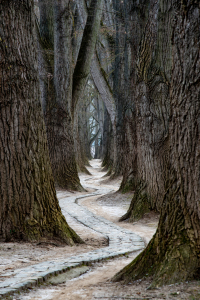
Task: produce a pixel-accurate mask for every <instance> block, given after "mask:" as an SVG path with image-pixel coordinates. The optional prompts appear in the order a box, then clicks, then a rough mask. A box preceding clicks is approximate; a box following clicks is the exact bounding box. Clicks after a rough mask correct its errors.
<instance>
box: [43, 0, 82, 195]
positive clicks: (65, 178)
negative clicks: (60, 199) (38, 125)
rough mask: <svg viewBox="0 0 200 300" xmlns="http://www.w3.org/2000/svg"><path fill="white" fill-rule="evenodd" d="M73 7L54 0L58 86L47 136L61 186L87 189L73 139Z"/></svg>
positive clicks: (55, 62) (55, 60)
mask: <svg viewBox="0 0 200 300" xmlns="http://www.w3.org/2000/svg"><path fill="white" fill-rule="evenodd" d="M71 34H72V8H71V4H70V3H69V2H68V1H64V0H63V1H57V0H55V1H54V84H55V91H56V99H55V101H54V103H51V106H50V109H49V111H48V122H47V133H48V144H49V151H50V158H51V163H52V170H53V175H54V178H55V182H56V184H57V185H58V186H60V187H62V188H66V189H71V190H79V191H81V190H83V188H82V186H81V184H80V180H79V177H78V171H77V166H76V160H75V152H74V140H73V120H72V116H71V103H72V45H71Z"/></svg>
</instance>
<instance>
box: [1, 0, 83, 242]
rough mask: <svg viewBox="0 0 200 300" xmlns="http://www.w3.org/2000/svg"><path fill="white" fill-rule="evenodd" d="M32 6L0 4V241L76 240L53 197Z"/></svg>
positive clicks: (76, 237)
mask: <svg viewBox="0 0 200 300" xmlns="http://www.w3.org/2000/svg"><path fill="white" fill-rule="evenodd" d="M33 9H34V6H33V1H28V0H21V1H19V0H17V1H10V0H6V1H4V0H3V1H1V3H0V19H1V31H0V57H1V61H0V74H1V75H0V84H1V88H0V99H1V100H0V202H1V205H0V237H1V239H2V240H6V241H10V240H14V239H23V240H38V239H41V238H58V239H60V240H62V241H64V242H66V243H68V244H73V243H74V241H75V242H80V241H81V239H80V238H79V237H78V236H77V235H76V234H75V232H74V231H73V230H72V229H71V228H70V227H69V226H68V224H67V223H66V220H65V218H64V216H63V215H62V213H61V209H60V207H59V204H58V200H57V198H56V192H55V187H54V180H53V176H52V171H51V166H50V160H49V154H48V148H47V138H46V133H45V126H44V121H43V116H42V109H41V103H40V93H39V78H38V68H37V54H36V48H37V43H36V34H35V18H34V10H33Z"/></svg>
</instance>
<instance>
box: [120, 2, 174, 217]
mask: <svg viewBox="0 0 200 300" xmlns="http://www.w3.org/2000/svg"><path fill="white" fill-rule="evenodd" d="M143 4H144V7H143V6H141V3H139V4H138V3H135V2H134V4H133V7H132V11H131V18H132V19H133V23H132V24H133V25H132V32H133V37H134V38H133V41H132V74H131V75H132V76H131V77H132V78H131V81H132V83H131V86H132V101H133V104H134V106H133V117H134V122H135V124H133V125H134V127H132V128H133V136H134V138H135V141H134V144H135V147H134V149H133V152H132V155H133V157H134V160H133V165H132V171H133V173H132V174H131V178H132V182H133V186H134V187H135V189H136V191H137V192H136V194H135V196H134V198H133V201H132V204H131V208H130V209H129V212H128V214H126V216H124V217H123V219H124V218H125V217H130V221H134V220H135V212H134V211H136V215H137V216H138V217H139V214H138V212H139V211H141V214H140V216H142V215H143V214H144V213H145V209H142V210H141V209H140V208H141V205H142V202H143V205H144V207H146V208H147V211H148V210H149V208H150V209H153V210H157V211H160V209H161V207H162V199H163V197H164V194H165V180H166V178H165V177H166V175H165V170H166V168H167V160H168V151H167V149H168V148H167V147H168V130H169V119H170V113H171V108H170V92H169V89H170V80H171V69H172V43H171V38H172V24H173V14H174V9H173V6H172V3H171V1H167V2H166V1H165V3H164V2H163V1H154V0H152V1H147V0H146V1H145V3H143ZM144 8H145V9H144ZM126 176H127V172H126ZM124 179H125V178H124ZM143 195H145V197H143ZM136 196H137V197H136Z"/></svg>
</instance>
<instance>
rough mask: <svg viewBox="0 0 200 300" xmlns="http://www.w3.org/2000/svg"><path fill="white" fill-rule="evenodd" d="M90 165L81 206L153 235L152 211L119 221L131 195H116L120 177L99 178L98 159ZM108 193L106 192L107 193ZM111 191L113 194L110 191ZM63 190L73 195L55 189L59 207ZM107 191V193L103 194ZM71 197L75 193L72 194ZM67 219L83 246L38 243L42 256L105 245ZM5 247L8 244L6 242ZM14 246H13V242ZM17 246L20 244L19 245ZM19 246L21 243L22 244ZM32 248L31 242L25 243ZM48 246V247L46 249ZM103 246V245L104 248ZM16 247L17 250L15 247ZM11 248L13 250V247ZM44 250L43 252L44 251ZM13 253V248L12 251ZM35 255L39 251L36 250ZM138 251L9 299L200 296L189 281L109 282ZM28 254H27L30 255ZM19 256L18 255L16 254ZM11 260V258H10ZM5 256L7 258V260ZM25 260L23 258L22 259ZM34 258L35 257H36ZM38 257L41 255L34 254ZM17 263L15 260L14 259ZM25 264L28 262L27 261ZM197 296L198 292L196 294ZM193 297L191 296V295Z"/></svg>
mask: <svg viewBox="0 0 200 300" xmlns="http://www.w3.org/2000/svg"><path fill="white" fill-rule="evenodd" d="M91 165H92V168H89V170H90V172H91V174H92V176H88V175H84V174H81V175H80V177H81V182H82V184H83V186H84V187H86V188H87V190H88V192H87V193H78V196H80V199H79V200H78V201H77V202H78V204H79V205H80V206H83V207H85V208H87V209H88V210H89V211H91V212H92V213H94V214H96V215H98V216H101V217H104V218H105V219H107V220H108V221H111V222H113V223H114V224H116V225H118V226H121V227H122V228H123V229H128V230H131V231H132V232H134V233H136V234H138V235H140V236H141V237H142V238H143V240H144V241H145V243H148V241H149V240H150V239H151V237H152V235H153V234H154V232H155V230H156V226H157V222H158V216H157V215H154V214H149V215H146V216H145V217H144V218H143V219H142V220H141V221H140V222H137V223H135V224H130V223H127V222H121V223H120V222H118V219H119V217H120V216H122V215H123V214H124V213H125V212H126V211H127V208H128V206H129V204H130V201H131V198H132V194H125V195H122V194H119V193H115V192H116V191H117V190H118V187H119V184H120V178H119V179H118V180H115V181H112V182H110V183H105V178H102V176H103V175H105V173H102V172H100V171H101V168H100V161H98V160H93V161H92V162H91ZM97 190H100V191H101V192H100V194H99V195H98V196H96V195H95V196H91V197H87V198H81V197H84V196H86V195H87V194H91V193H92V192H94V191H97ZM107 192H108V194H107ZM113 192H114V193H113ZM63 193H64V194H65V196H66V195H68V197H72V194H71V193H68V192H67V193H66V192H63V191H59V192H58V197H59V198H60V202H61V206H62V205H64V204H62V195H63ZM105 194H106V195H105ZM73 196H77V193H76V194H73ZM63 209H64V206H63ZM66 219H67V222H68V223H69V225H70V226H72V227H73V228H74V229H75V230H76V231H77V232H78V234H79V235H80V236H81V237H82V238H83V239H84V240H85V241H86V243H87V244H86V245H81V246H75V247H71V248H70V247H63V248H60V247H55V246H53V245H44V247H45V248H43V249H41V248H40V247H39V245H37V247H38V248H37V247H36V246H35V245H34V246H32V247H36V248H37V251H40V252H41V253H42V254H43V256H42V259H43V260H45V259H55V258H56V259H60V258H63V257H65V258H66V257H68V256H71V255H72V254H73V256H74V255H76V254H80V253H83V252H88V251H91V250H94V249H97V248H100V247H101V248H102V246H106V245H107V242H108V241H107V239H106V238H105V235H102V234H100V233H99V232H97V231H96V230H92V229H89V228H88V227H85V226H84V225H83V224H80V222H77V221H76V220H75V219H74V218H72V217H71V216H70V215H69V214H68V216H67V217H66ZM7 246H8V244H7ZM14 246H15V247H16V245H14ZM12 247H13V246H11V248H12ZM19 247H20V244H19ZM21 247H22V246H21ZM27 247H30V248H31V245H27ZM47 249H48V250H47ZM105 249H106V248H105ZM15 250H16V249H15ZM22 250H23V249H21V253H17V251H15V255H17V257H18V256H19V254H21V255H23V253H24V252H25V253H26V251H27V250H28V249H26V250H24V252H23V251H22ZM12 251H13V249H12ZM34 251H35V248H34V249H32V254H33V255H34ZM45 252H46V253H45ZM13 253H14V251H13ZM37 254H38V253H37ZM138 254H139V252H138V251H137V252H134V253H131V254H128V255H127V256H123V257H120V258H116V259H114V260H112V261H108V262H100V263H94V264H93V265H92V266H91V267H89V270H88V271H87V273H86V274H83V275H81V276H79V277H77V278H74V279H72V280H67V281H64V282H62V283H60V284H57V285H53V286H52V285H51V286H49V285H48V284H45V285H43V286H42V287H40V288H34V289H32V290H29V291H28V292H26V293H23V294H21V295H15V296H14V297H12V299H20V300H33V299H34V300H37V299H38V300H39V299H41V300H43V299H46V300H50V299H51V300H56V299H59V300H82V299H88V300H89V299H118V300H119V299H174V297H175V298H176V299H191V300H192V299H200V296H199V298H194V297H198V292H199V289H198V287H199V286H198V285H197V284H196V282H195V283H190V284H188V285H183V284H180V285H173V286H167V287H163V288H161V289H157V290H153V291H149V290H147V287H148V286H149V284H150V282H149V281H148V280H144V281H138V282H135V283H134V284H129V285H122V284H120V283H112V282H111V281H110V280H111V278H112V276H114V275H115V273H116V272H118V271H119V270H120V269H121V268H123V267H124V266H125V265H127V264H128V263H130V262H131V261H132V260H133V258H134V257H136V256H137V255H138ZM29 256H30V255H29ZM18 258H19V257H18ZM9 259H10V258H9ZM9 259H8V260H9ZM23 259H24V258H23ZM35 259H36V258H35ZM37 259H38V260H40V256H38V257H37ZM15 262H16V261H15ZM28 263H30V262H29V261H28ZM199 295H200V293H199ZM192 297H193V298H192Z"/></svg>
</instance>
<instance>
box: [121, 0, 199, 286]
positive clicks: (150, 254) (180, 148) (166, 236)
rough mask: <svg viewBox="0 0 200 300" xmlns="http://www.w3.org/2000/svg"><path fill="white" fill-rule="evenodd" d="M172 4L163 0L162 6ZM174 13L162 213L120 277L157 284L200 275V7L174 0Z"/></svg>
mask: <svg viewBox="0 0 200 300" xmlns="http://www.w3.org/2000/svg"><path fill="white" fill-rule="evenodd" d="M171 4H172V2H171V1H168V3H167V5H166V3H165V5H166V6H164V2H162V1H161V2H160V5H162V6H161V9H163V8H164V9H165V8H166V7H167V6H168V5H171ZM168 12H169V10H168ZM172 13H173V20H174V22H173V28H172V29H173V31H172V38H171V42H172V51H171V52H170V53H171V55H172V56H171V58H172V65H171V70H172V71H171V72H172V75H171V82H170V87H171V88H170V104H171V110H172V114H171V119H170V123H169V138H168V145H167V150H166V151H167V152H168V160H167V162H166V164H165V166H164V167H165V168H164V169H163V172H164V178H165V180H164V183H165V193H164V196H163V201H162V209H161V217H160V220H159V225H158V230H157V232H156V234H155V235H154V237H153V238H152V240H151V241H150V243H149V245H148V246H147V248H146V249H145V250H144V251H143V252H142V253H141V254H140V255H139V256H138V257H137V258H136V259H135V260H134V261H133V262H132V263H131V264H130V265H129V266H127V267H126V268H125V269H124V270H122V271H121V272H119V273H118V274H117V275H116V277H115V279H117V280H119V279H124V280H125V281H127V282H128V281H131V280H135V279H138V278H141V277H143V276H146V275H147V276H153V283H152V286H153V287H154V286H159V285H162V284H172V283H175V282H180V281H185V280H192V279H199V271H200V207H199V193H200V183H199V177H200V169H199V165H200V160H199V158H200V155H199V154H200V153H199V149H200V144H199V130H200V127H199V112H200V104H199V103H200V102H199V95H200V47H199V38H198V37H199V26H200V17H199V16H200V6H199V3H198V2H197V1H190V3H188V2H187V3H186V2H181V3H180V2H179V1H173V10H171V12H170V14H172ZM170 47H171V46H170ZM167 50H168V51H169V49H167ZM167 50H166V51H167ZM160 51H165V50H164V49H160Z"/></svg>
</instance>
